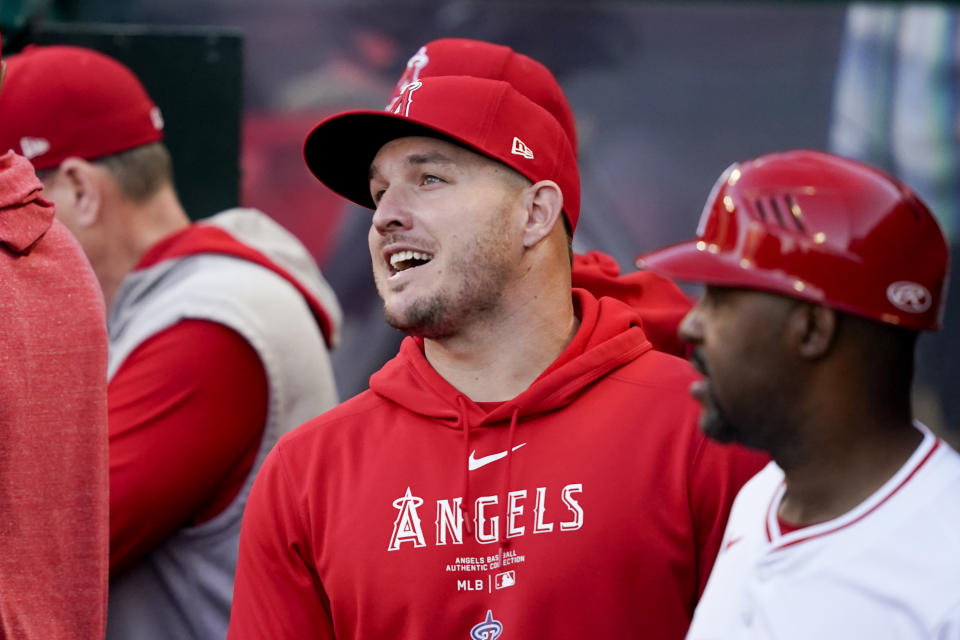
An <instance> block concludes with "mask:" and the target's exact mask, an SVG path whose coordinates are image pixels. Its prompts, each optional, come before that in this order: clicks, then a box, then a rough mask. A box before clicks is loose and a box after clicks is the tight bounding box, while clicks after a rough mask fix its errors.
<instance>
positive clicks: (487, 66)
mask: <svg viewBox="0 0 960 640" xmlns="http://www.w3.org/2000/svg"><path fill="white" fill-rule="evenodd" d="M436 76H471V77H473V78H487V79H489V80H503V81H504V82H509V83H510V84H511V85H513V88H514V89H516V90H517V91H519V92H520V93H522V94H523V95H524V96H526V97H527V98H529V99H530V100H532V101H533V102H535V103H537V104H538V105H540V106H541V107H543V108H544V109H546V110H547V111H549V112H550V113H551V115H553V117H554V118H556V119H557V122H559V123H560V126H561V127H563V131H564V133H566V135H567V139H568V140H569V141H570V147H571V148H572V149H573V153H574V155H576V153H577V126H576V122H575V120H574V117H573V110H572V109H571V108H570V104H569V103H568V102H567V98H566V96H564V95H563V90H562V89H561V88H560V85H559V84H558V83H557V79H556V78H554V77H553V74H552V73H550V70H549V69H547V68H546V67H545V66H543V65H542V64H540V63H539V62H537V61H536V60H534V59H533V58H530V57H529V56H525V55H523V54H522V53H517V52H516V51H514V50H513V49H511V48H510V47H505V46H503V45H499V44H492V43H490V42H483V41H482V40H466V39H463V38H441V39H440V40H433V41H432V42H428V43H427V44H425V45H423V46H422V47H420V49H419V51H417V52H416V53H415V54H413V57H411V58H410V60H408V61H407V68H406V70H405V71H404V72H403V75H402V76H400V79H399V80H398V81H397V86H396V88H394V90H393V95H392V96H390V101H389V102H388V103H387V111H392V110H393V107H394V106H395V105H396V102H397V100H398V99H399V98H400V93H401V92H402V91H403V89H404V87H406V86H407V85H408V84H411V83H413V82H416V81H417V80H423V79H424V78H433V77H436Z"/></svg>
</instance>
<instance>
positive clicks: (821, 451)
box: [774, 412, 923, 524]
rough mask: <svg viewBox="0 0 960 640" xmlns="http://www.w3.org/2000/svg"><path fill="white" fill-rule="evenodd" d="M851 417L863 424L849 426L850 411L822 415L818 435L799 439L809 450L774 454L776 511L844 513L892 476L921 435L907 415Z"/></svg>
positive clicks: (813, 518) (808, 516)
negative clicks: (780, 491)
mask: <svg viewBox="0 0 960 640" xmlns="http://www.w3.org/2000/svg"><path fill="white" fill-rule="evenodd" d="M900 413H902V412H900ZM856 421H857V424H859V425H862V428H856V427H852V426H851V418H850V417H849V416H848V417H846V418H843V417H841V418H840V420H838V421H830V420H824V421H823V423H822V424H821V425H820V426H821V429H820V430H819V433H821V434H825V436H824V437H823V438H821V441H820V442H806V443H804V445H802V450H803V451H806V452H808V455H803V456H798V457H797V458H794V459H792V460H782V456H777V455H776V454H775V455H774V458H775V459H776V460H777V463H778V464H780V466H781V467H783V469H784V473H785V476H786V480H785V481H786V493H785V494H784V498H783V501H782V502H781V503H780V507H779V512H778V513H779V515H780V517H782V518H783V519H785V520H787V521H789V522H793V523H796V524H812V523H816V522H824V521H827V520H832V519H834V518H837V517H839V516H841V515H843V514H844V513H847V512H848V511H850V510H851V509H853V508H854V507H856V506H857V505H858V504H860V503H861V502H863V501H864V500H866V499H867V498H869V497H870V496H871V495H872V494H873V493H875V492H876V491H877V490H878V489H879V488H880V487H882V486H883V485H884V484H885V483H886V482H887V481H888V480H889V479H890V478H891V477H893V475H894V474H895V473H896V472H897V471H898V470H899V469H900V468H901V467H902V466H903V465H904V463H905V462H906V461H907V460H908V459H909V458H910V456H911V455H912V454H913V452H914V451H915V450H916V448H917V446H918V445H919V444H920V442H921V440H922V439H923V434H922V433H920V432H919V431H918V430H917V429H914V428H913V427H912V426H911V425H910V419H909V417H908V416H907V417H904V416H902V415H901V416H900V417H899V418H895V419H891V416H890V415H886V416H882V415H877V416H875V417H874V419H870V418H869V417H864V416H859V417H858V418H857V419H856Z"/></svg>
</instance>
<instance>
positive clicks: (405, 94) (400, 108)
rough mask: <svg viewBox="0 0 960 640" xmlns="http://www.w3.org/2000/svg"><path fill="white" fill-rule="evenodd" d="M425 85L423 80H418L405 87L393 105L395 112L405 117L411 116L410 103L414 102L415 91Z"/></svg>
mask: <svg viewBox="0 0 960 640" xmlns="http://www.w3.org/2000/svg"><path fill="white" fill-rule="evenodd" d="M422 86H423V83H422V82H419V81H416V82H411V83H410V84H408V85H407V86H406V87H404V88H403V91H402V92H401V93H400V96H399V97H398V98H397V100H396V103H395V105H394V107H393V113H395V114H397V115H398V116H403V117H404V118H409V117H410V105H412V104H413V92H414V91H416V90H417V89H419V88H420V87H422Z"/></svg>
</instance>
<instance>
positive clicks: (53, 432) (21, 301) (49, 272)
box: [0, 152, 107, 640]
mask: <svg viewBox="0 0 960 640" xmlns="http://www.w3.org/2000/svg"><path fill="white" fill-rule="evenodd" d="M41 188H42V185H41V184H40V181H39V180H37V177H36V175H35V174H34V171H33V167H32V166H31V165H30V163H29V162H28V161H27V160H26V159H25V158H22V157H20V156H17V155H15V154H13V152H8V153H6V154H3V155H0V282H2V283H3V296H2V297H0V318H3V329H2V331H0V372H2V375H0V638H11V639H13V638H16V639H18V640H20V639H29V640H33V639H36V640H76V639H78V638H102V637H103V634H104V628H105V623H106V606H107V393H106V384H107V333H106V325H105V321H104V309H103V294H102V293H101V292H100V287H99V285H98V284H97V281H96V278H95V277H94V275H93V270H92V269H91V268H90V264H89V263H88V262H87V260H86V258H85V257H84V255H83V252H82V251H81V249H80V246H79V245H78V244H77V242H76V240H74V238H73V236H72V235H70V232H69V231H67V229H66V228H65V227H64V226H63V225H61V224H60V223H59V222H57V221H55V220H54V219H53V205H51V204H50V203H49V202H47V201H46V200H44V199H43V197H42V195H41Z"/></svg>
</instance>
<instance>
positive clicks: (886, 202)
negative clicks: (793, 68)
mask: <svg viewBox="0 0 960 640" xmlns="http://www.w3.org/2000/svg"><path fill="white" fill-rule="evenodd" d="M947 263H948V250H947V243H946V240H945V239H944V237H943V232H942V231H941V230H940V227H939V225H938V224H937V221H936V219H935V218H934V216H933V214H931V213H930V210H929V209H927V207H926V206H925V205H924V204H923V203H922V202H921V201H920V200H919V198H917V196H916V195H914V193H913V192H912V191H911V190H910V188H909V187H907V186H906V185H904V184H902V183H901V182H899V181H897V180H895V179H893V178H891V177H890V176H888V175H886V174H884V173H882V172H880V171H878V170H877V169H874V168H872V167H869V166H867V165H864V164H861V163H859V162H854V161H853V160H848V159H846V158H841V157H838V156H834V155H830V154H827V153H822V152H819V151H791V152H787V153H777V154H770V155H766V156H762V157H760V158H757V159H755V160H751V161H748V162H743V163H739V164H735V165H733V166H731V167H730V168H729V169H727V171H726V172H725V173H724V174H723V175H722V176H720V179H719V180H718V181H717V183H716V184H715V185H714V187H713V191H712V192H711V194H710V197H709V198H708V199H707V203H706V206H705V207H704V210H703V214H702V215H701V217H700V225H699V227H698V229H697V239H696V240H693V241H690V242H686V243H682V244H678V245H674V246H672V247H668V248H666V249H661V250H659V251H654V252H652V253H648V254H646V255H642V256H640V257H638V258H637V266H639V267H643V268H648V269H652V270H654V271H658V272H660V273H663V274H666V275H668V276H670V277H673V278H676V279H678V280H693V281H699V282H705V283H707V284H714V285H720V286H728V287H743V288H747V289H760V290H764V291H772V292H775V293H780V294H783V295H786V296H789V297H793V298H799V299H801V300H809V301H811V302H814V303H817V304H822V305H824V306H827V307H832V308H835V309H838V310H840V311H844V312H847V313H851V314H854V315H858V316H863V317H865V318H869V319H872V320H876V321H879V322H884V323H887V324H891V325H895V326H900V327H905V328H908V329H917V330H929V329H939V328H940V323H941V320H942V315H943V302H944V295H945V289H944V287H945V285H946V275H947Z"/></svg>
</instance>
